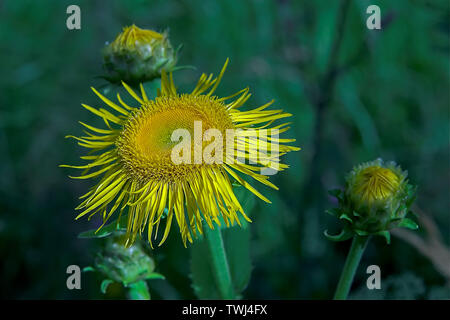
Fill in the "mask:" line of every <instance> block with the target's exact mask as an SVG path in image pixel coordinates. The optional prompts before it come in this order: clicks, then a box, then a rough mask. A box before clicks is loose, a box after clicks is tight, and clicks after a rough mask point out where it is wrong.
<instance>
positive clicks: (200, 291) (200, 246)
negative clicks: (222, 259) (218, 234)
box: [191, 239, 220, 299]
mask: <svg viewBox="0 0 450 320" xmlns="http://www.w3.org/2000/svg"><path fill="white" fill-rule="evenodd" d="M210 259H211V258H210V254H209V251H208V247H207V243H206V241H205V240H204V239H199V240H197V241H196V242H194V244H193V245H192V247H191V280H192V288H193V289H194V292H195V294H196V296H197V297H198V298H199V299H220V295H219V291H218V290H217V288H216V285H215V280H214V275H213V273H212V266H211V265H210Z"/></svg>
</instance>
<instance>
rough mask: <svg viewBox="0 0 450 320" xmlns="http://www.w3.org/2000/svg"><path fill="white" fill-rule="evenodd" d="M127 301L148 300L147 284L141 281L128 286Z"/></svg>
mask: <svg viewBox="0 0 450 320" xmlns="http://www.w3.org/2000/svg"><path fill="white" fill-rule="evenodd" d="M128 299H130V300H150V292H149V291H148V286H147V282H145V280H141V281H138V282H135V283H132V284H130V285H129V286H128Z"/></svg>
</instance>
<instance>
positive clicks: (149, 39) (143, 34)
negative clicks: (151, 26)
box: [103, 25, 177, 85]
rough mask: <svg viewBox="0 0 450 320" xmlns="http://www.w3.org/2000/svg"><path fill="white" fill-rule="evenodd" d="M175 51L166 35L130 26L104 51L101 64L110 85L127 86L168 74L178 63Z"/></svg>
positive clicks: (165, 33)
mask: <svg viewBox="0 0 450 320" xmlns="http://www.w3.org/2000/svg"><path fill="white" fill-rule="evenodd" d="M176 51H177V50H174V49H173V48H172V45H171V44H170V41H169V38H168V34H167V32H163V33H158V32H156V31H153V30H145V29H140V28H138V27H136V26H135V25H132V26H130V27H125V28H124V29H123V32H122V33H120V34H119V35H118V36H117V38H116V39H115V40H114V41H113V42H112V43H110V44H107V45H106V47H105V48H104V49H103V61H104V67H105V69H106V72H107V75H106V76H105V78H106V79H107V80H108V81H110V82H112V83H120V82H121V81H124V82H126V83H128V84H132V85H134V84H138V83H140V82H145V81H151V80H153V79H155V78H159V77H161V69H165V70H166V71H168V72H171V71H172V70H173V69H174V67H175V65H176V63H177V52H176Z"/></svg>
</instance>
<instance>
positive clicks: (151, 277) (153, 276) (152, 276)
mask: <svg viewBox="0 0 450 320" xmlns="http://www.w3.org/2000/svg"><path fill="white" fill-rule="evenodd" d="M145 279H147V280H154V279H161V280H166V277H164V276H163V275H162V274H160V273H157V272H153V273H150V274H149V275H148V276H147V277H146V278H145Z"/></svg>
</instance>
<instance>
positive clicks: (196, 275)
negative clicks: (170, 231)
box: [191, 222, 252, 299]
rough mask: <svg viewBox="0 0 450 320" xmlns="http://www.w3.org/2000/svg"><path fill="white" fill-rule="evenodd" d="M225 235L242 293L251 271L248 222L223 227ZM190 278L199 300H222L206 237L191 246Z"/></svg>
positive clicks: (236, 285)
mask: <svg viewBox="0 0 450 320" xmlns="http://www.w3.org/2000/svg"><path fill="white" fill-rule="evenodd" d="M222 236H223V242H224V246H225V251H226V255H227V260H228V265H229V267H230V273H231V279H232V282H233V287H234V289H235V292H236V294H237V295H239V294H241V293H242V291H244V289H245V288H246V287H247V285H248V283H249V281H250V276H251V271H252V265H251V258H250V229H249V225H248V223H246V222H244V223H243V224H242V227H239V226H234V227H231V228H227V229H222ZM191 279H192V288H193V289H194V292H195V294H196V295H197V297H198V298H199V299H220V294H219V291H218V290H217V288H216V285H215V279H214V274H213V272H212V265H211V259H210V254H209V250H208V247H207V243H206V241H205V240H204V239H203V238H201V239H198V240H197V241H196V242H195V243H194V244H193V245H192V247H191Z"/></svg>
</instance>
